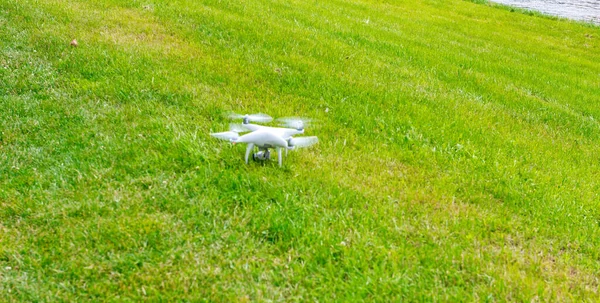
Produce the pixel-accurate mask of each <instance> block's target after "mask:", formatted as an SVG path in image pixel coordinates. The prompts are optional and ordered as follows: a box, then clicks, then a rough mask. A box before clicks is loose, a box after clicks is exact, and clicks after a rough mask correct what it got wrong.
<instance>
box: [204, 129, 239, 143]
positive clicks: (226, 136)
mask: <svg viewBox="0 0 600 303" xmlns="http://www.w3.org/2000/svg"><path fill="white" fill-rule="evenodd" d="M210 135H211V136H213V137H215V138H217V139H221V140H226V141H230V142H231V141H235V140H237V139H238V138H239V137H240V135H238V133H236V132H232V131H229V132H222V133H211V134H210Z"/></svg>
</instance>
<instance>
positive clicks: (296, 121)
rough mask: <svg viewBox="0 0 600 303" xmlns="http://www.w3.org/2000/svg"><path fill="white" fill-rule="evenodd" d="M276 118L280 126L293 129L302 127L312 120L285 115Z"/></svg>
mask: <svg viewBox="0 0 600 303" xmlns="http://www.w3.org/2000/svg"><path fill="white" fill-rule="evenodd" d="M277 120H278V121H279V122H280V124H281V126H284V127H289V128H294V129H304V127H306V126H307V125H308V124H310V122H312V119H309V118H300V117H286V118H280V119H277Z"/></svg>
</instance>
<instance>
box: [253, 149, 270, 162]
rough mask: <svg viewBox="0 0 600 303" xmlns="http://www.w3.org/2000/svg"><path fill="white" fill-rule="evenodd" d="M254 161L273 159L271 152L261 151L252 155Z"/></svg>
mask: <svg viewBox="0 0 600 303" xmlns="http://www.w3.org/2000/svg"><path fill="white" fill-rule="evenodd" d="M252 159H253V160H254V161H266V160H269V159H271V153H270V152H268V151H259V152H257V153H255V154H253V155H252Z"/></svg>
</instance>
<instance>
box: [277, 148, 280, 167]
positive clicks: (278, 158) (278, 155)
mask: <svg viewBox="0 0 600 303" xmlns="http://www.w3.org/2000/svg"><path fill="white" fill-rule="evenodd" d="M277 160H279V167H281V147H278V148H277Z"/></svg>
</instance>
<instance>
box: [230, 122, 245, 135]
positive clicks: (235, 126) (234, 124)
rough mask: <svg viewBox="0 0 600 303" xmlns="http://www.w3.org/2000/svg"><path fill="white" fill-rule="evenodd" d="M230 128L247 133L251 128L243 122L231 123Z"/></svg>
mask: <svg viewBox="0 0 600 303" xmlns="http://www.w3.org/2000/svg"><path fill="white" fill-rule="evenodd" d="M229 130H230V131H232V132H236V133H245V132H248V131H250V130H248V129H247V128H245V127H244V126H243V125H242V124H236V123H231V124H229Z"/></svg>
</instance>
